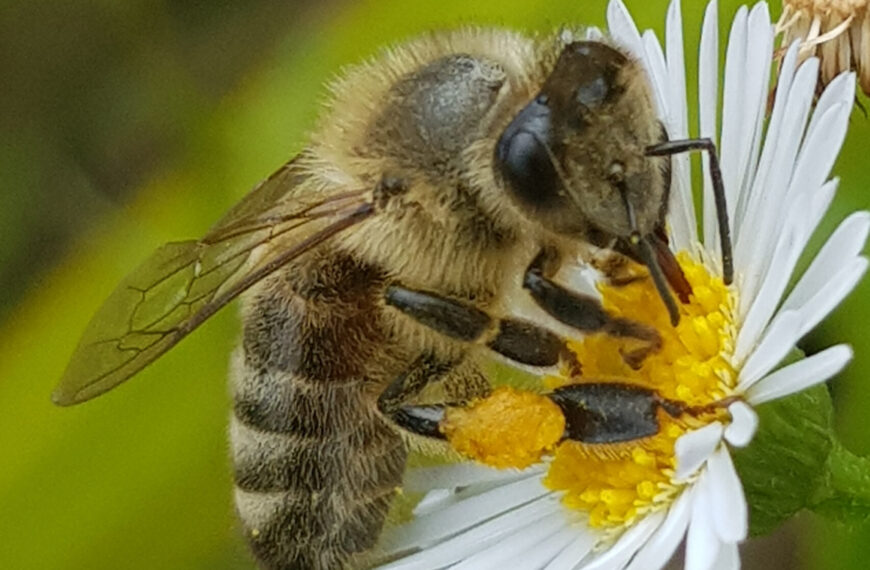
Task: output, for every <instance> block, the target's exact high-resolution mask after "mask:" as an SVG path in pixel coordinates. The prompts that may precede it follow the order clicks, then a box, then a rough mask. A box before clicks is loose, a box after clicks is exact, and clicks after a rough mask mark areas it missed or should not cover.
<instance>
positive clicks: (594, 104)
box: [495, 41, 669, 242]
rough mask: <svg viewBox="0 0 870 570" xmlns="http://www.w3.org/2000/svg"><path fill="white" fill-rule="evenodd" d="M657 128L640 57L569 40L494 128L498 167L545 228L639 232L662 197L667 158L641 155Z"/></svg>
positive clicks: (656, 220)
mask: <svg viewBox="0 0 870 570" xmlns="http://www.w3.org/2000/svg"><path fill="white" fill-rule="evenodd" d="M662 134H663V133H662V127H661V125H660V123H659V121H658V118H657V116H656V112H655V108H654V106H653V102H652V93H651V87H650V84H649V80H648V78H647V76H646V73H645V71H644V70H643V68H642V66H641V64H640V63H639V62H637V61H635V60H633V59H632V58H630V57H629V56H627V55H626V54H624V53H623V52H622V51H620V50H619V49H617V48H614V47H611V46H610V45H607V44H605V43H602V42H590V41H586V42H575V43H571V44H569V45H567V46H566V47H565V48H564V49H563V51H562V52H561V54H560V56H559V58H558V60H557V61H556V64H555V66H554V68H553V71H552V72H551V73H550V75H549V76H548V78H547V80H546V81H545V82H544V84H543V86H542V87H541V90H540V92H539V93H538V95H537V96H536V97H535V99H534V100H532V101H531V102H530V103H528V104H527V105H526V106H525V107H523V108H522V109H521V110H520V111H519V113H517V114H516V116H515V117H514V118H513V120H512V121H511V122H510V124H509V125H508V126H507V128H506V129H505V130H504V132H503V133H502V135H501V137H500V138H499V141H498V144H497V146H496V160H495V163H496V169H497V170H498V171H499V173H500V175H501V178H502V180H503V181H504V185H505V188H506V189H507V192H508V194H510V195H511V196H512V197H513V198H514V200H515V201H516V202H517V204H518V205H519V206H520V208H521V209H522V210H523V211H524V212H525V213H526V214H527V215H529V216H530V217H532V218H535V219H537V220H538V221H539V222H541V223H542V224H543V225H544V226H545V227H547V228H548V229H550V230H552V231H555V232H557V233H560V234H568V235H578V236H580V237H584V238H588V237H589V236H590V235H595V236H598V239H596V241H601V240H602V239H603V241H605V242H606V241H608V240H609V241H616V240H620V239H622V240H627V239H630V238H632V237H635V238H636V237H637V236H646V235H649V234H650V233H652V232H653V231H654V230H655V229H656V227H657V226H659V225H660V224H661V222H662V219H663V217H664V214H665V208H666V203H667V195H668V185H669V181H668V180H667V179H666V178H667V176H666V165H667V158H659V157H648V156H646V154H645V150H646V148H647V147H648V146H650V145H653V144H655V143H657V142H661V139H662Z"/></svg>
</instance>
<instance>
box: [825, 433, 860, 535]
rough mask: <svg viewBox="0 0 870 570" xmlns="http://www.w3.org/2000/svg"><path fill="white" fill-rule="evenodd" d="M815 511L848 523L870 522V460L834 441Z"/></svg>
mask: <svg viewBox="0 0 870 570" xmlns="http://www.w3.org/2000/svg"><path fill="white" fill-rule="evenodd" d="M811 508H812V509H813V510H814V511H815V512H817V513H819V514H821V515H824V516H826V517H829V518H832V519H835V520H837V521H838V522H844V523H852V524H855V523H864V522H866V521H867V520H868V519H870V459H868V458H866V457H859V456H857V455H855V454H854V453H852V452H851V451H849V450H848V449H846V448H845V447H843V446H842V445H841V444H840V443H839V442H836V441H835V442H834V445H833V447H832V448H831V452H830V453H829V454H828V461H827V464H826V466H825V477H824V478H823V479H822V481H821V484H820V485H819V487H818V489H817V490H816V495H815V497H814V501H813V504H812V505H811Z"/></svg>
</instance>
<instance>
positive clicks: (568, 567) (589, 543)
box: [544, 532, 598, 570]
mask: <svg viewBox="0 0 870 570" xmlns="http://www.w3.org/2000/svg"><path fill="white" fill-rule="evenodd" d="M597 542H598V537H597V536H596V535H594V534H593V533H591V532H587V533H579V535H578V536H577V537H575V539H574V541H573V542H572V543H571V544H569V545H568V547H567V548H565V550H563V551H562V552H560V553H559V555H558V556H556V557H555V558H554V559H553V560H552V561H551V562H550V563H549V564H547V565H546V566H545V567H544V568H545V570H572V569H573V568H575V567H576V566H577V565H578V564H579V563H580V561H581V560H583V559H585V558H586V557H587V556H588V555H589V553H590V552H591V551H592V548H593V547H594V546H595V544H596V543H597Z"/></svg>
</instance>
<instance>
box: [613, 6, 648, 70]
mask: <svg viewBox="0 0 870 570" xmlns="http://www.w3.org/2000/svg"><path fill="white" fill-rule="evenodd" d="M607 30H608V32H610V37H612V38H613V39H614V40H616V42H617V43H619V44H621V45H622V46H623V47H625V48H626V49H628V50H629V51H630V52H631V53H632V54H633V55H634V56H635V57H636V58H638V59H643V57H644V49H643V42H642V41H641V39H640V32H638V31H637V26H636V25H635V24H634V20H632V19H631V15H629V13H628V9H627V8H626V7H625V4H623V3H622V0H610V3H609V4H608V5H607Z"/></svg>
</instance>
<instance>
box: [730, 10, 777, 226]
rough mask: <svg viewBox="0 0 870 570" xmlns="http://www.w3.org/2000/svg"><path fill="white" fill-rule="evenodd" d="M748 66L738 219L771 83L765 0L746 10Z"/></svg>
mask: <svg viewBox="0 0 870 570" xmlns="http://www.w3.org/2000/svg"><path fill="white" fill-rule="evenodd" d="M747 30H748V37H747V46H746V62H747V67H746V69H745V70H743V73H744V74H745V83H744V89H745V93H744V106H743V114H742V118H741V120H742V125H741V128H740V133H741V137H742V138H743V141H744V143H743V145H742V146H741V147H740V156H739V160H738V163H737V168H738V172H740V173H741V176H740V178H738V180H737V182H738V183H739V184H740V187H739V189H738V196H737V203H736V204H734V211H733V213H732V217H731V219H732V220H735V221H736V220H741V219H742V217H743V214H742V212H743V211H744V210H745V208H746V202H747V201H748V200H749V191H750V189H751V188H752V179H753V177H754V175H755V167H756V164H757V163H758V151H759V148H760V146H761V138H762V137H761V133H762V124H763V120H764V115H765V111H766V110H767V98H768V87H769V84H770V64H771V60H772V59H773V58H772V54H773V27H772V26H771V24H770V13H769V12H768V7H767V3H765V2H758V3H757V4H755V6H753V8H752V10H751V11H750V13H749V19H748V22H747Z"/></svg>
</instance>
